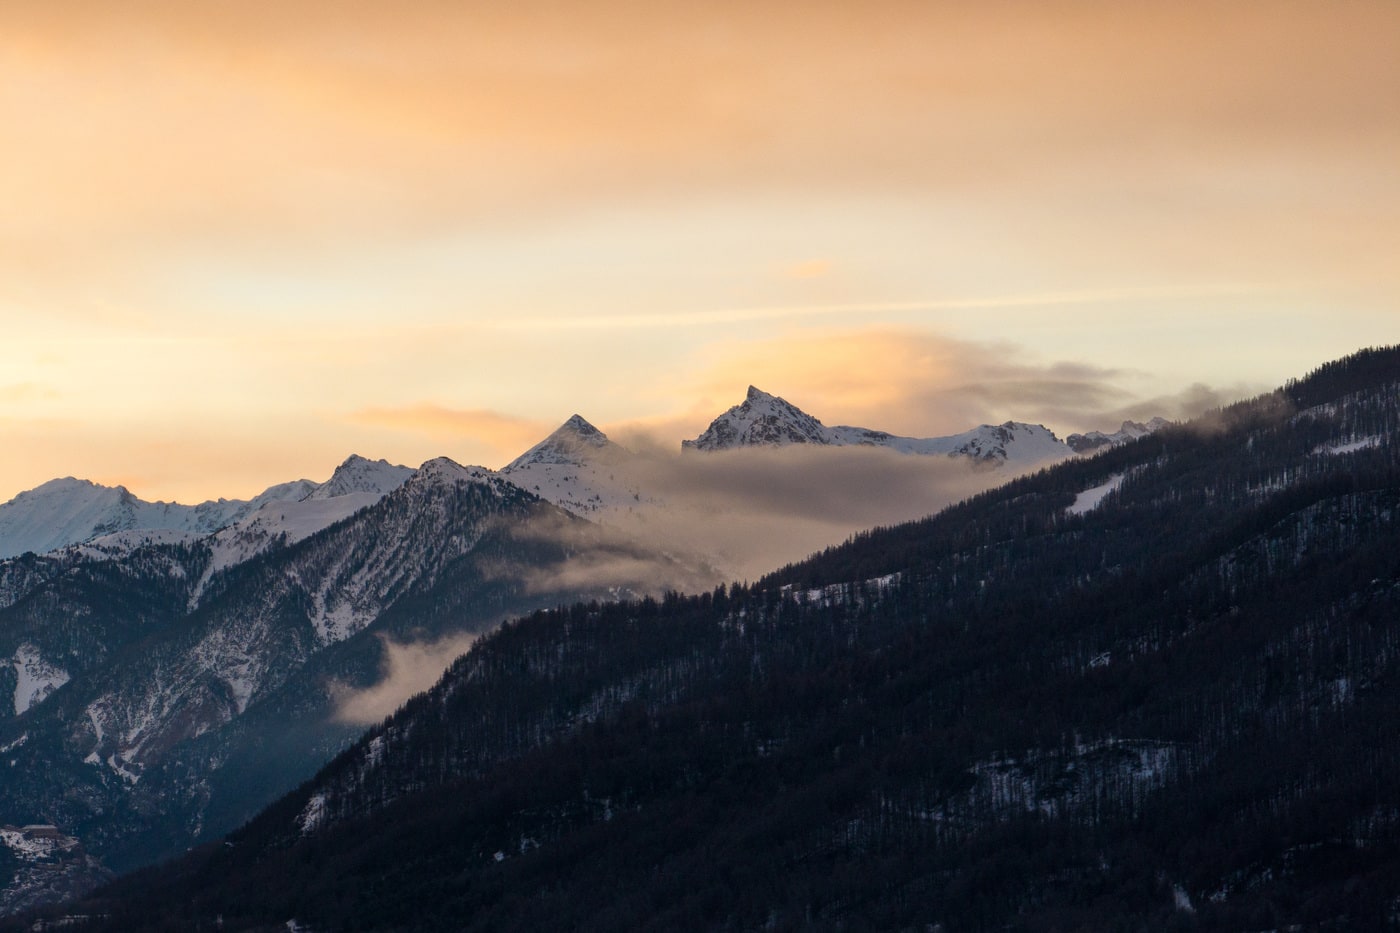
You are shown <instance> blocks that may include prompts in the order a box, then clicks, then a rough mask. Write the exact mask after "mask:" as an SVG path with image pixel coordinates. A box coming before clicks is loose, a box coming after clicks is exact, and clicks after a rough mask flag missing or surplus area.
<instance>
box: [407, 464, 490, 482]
mask: <svg viewBox="0 0 1400 933" xmlns="http://www.w3.org/2000/svg"><path fill="white" fill-rule="evenodd" d="M498 479H499V476H498V474H497V473H496V472H495V471H494V470H488V469H487V468H486V467H480V466H462V465H461V464H460V463H458V462H457V461H455V460H453V459H451V458H450V457H434V458H433V459H431V460H428V461H426V462H425V463H424V464H423V465H422V466H420V467H419V468H418V469H417V470H415V471H414V472H413V475H412V476H410V477H409V478H408V482H407V483H405V485H413V486H416V487H422V486H431V485H437V484H441V483H472V482H481V481H491V480H498Z"/></svg>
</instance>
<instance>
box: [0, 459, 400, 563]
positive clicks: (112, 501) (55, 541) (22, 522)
mask: <svg viewBox="0 0 1400 933" xmlns="http://www.w3.org/2000/svg"><path fill="white" fill-rule="evenodd" d="M412 472H413V471H412V470H411V469H409V468H408V467H403V466H394V465H392V464H390V463H388V462H387V461H384V460H379V461H370V460H366V459H365V458H363V457H359V456H351V457H350V458H349V459H347V460H346V461H345V462H344V463H342V464H341V465H340V466H338V467H337V468H336V470H335V473H334V474H332V476H331V478H330V479H329V480H327V481H326V482H324V483H321V484H319V485H318V484H316V483H313V482H311V481H310V480H304V479H300V480H294V481H293V482H290V483H281V484H279V485H276V486H272V487H270V488H268V489H266V490H264V491H263V492H262V493H260V494H258V495H257V496H255V497H253V498H252V499H249V500H242V499H217V500H210V501H208V502H203V503H200V504H199V505H180V504H179V503H174V502H146V501H144V500H141V499H138V498H136V496H134V495H132V494H131V492H130V491H128V490H127V489H126V487H124V486H100V485H98V484H96V483H92V482H89V481H87V480H79V479H73V478H72V477H68V478H66V479H55V480H50V481H49V482H47V483H44V484H43V485H42V486H38V487H36V488H34V489H31V490H28V491H27V492H22V493H20V494H19V495H17V496H15V497H14V498H13V499H11V500H10V501H9V502H6V503H4V504H3V505H0V559H4V558H6V557H15V556H17V555H20V554H23V553H25V552H29V551H32V552H34V553H36V554H43V553H47V552H49V551H53V550H57V549H58V548H61V547H68V546H70V545H75V544H84V543H93V544H95V545H96V546H97V548H98V549H99V550H105V551H106V552H107V553H112V552H113V551H124V550H126V549H127V548H128V547H129V546H133V545H135V546H139V545H140V544H149V543H156V542H157V541H164V542H166V543H169V542H172V541H175V540H181V539H185V538H188V539H194V538H200V537H203V536H204V535H207V534H211V533H213V532H215V531H218V530H220V529H222V528H227V527H228V526H230V525H233V524H236V523H238V522H241V521H244V520H245V519H248V518H249V517H250V516H253V515H255V514H256V513H260V512H261V513H265V514H267V513H269V512H270V510H276V508H278V507H282V506H286V505H287V504H289V503H298V502H304V501H307V500H313V501H319V500H326V499H332V498H340V497H343V496H346V495H350V494H366V495H372V496H373V497H374V498H378V497H379V496H382V495H383V494H385V493H387V492H389V491H390V490H391V489H394V488H395V487H396V486H398V485H399V484H400V483H402V482H403V481H404V480H405V479H406V478H407V477H408V476H409V474H411V473H412ZM369 501H372V500H370V499H366V500H365V502H364V504H368V502H369ZM302 511H306V510H305V509H303V510H302ZM339 517H344V516H343V515H342V516H339ZM328 523H329V522H327V524H328ZM321 527H325V525H324V524H323V525H321ZM157 532H165V533H166V534H165V535H156V534H155V533H157Z"/></svg>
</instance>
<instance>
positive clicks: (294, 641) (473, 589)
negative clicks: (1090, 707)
mask: <svg viewBox="0 0 1400 933" xmlns="http://www.w3.org/2000/svg"><path fill="white" fill-rule="evenodd" d="M337 476H340V477H342V478H343V479H345V480H346V482H344V483H342V484H341V485H340V487H339V490H338V491H342V492H343V494H342V495H338V496H334V497H331V498H328V499H315V498H311V497H307V498H305V499H303V500H300V501H297V502H290V503H286V502H283V503H269V504H267V505H264V506H263V508H262V509H260V510H259V511H258V512H256V513H254V514H253V515H251V516H249V517H247V518H245V519H244V520H243V521H242V522H241V523H239V524H237V525H235V526H230V528H228V529H225V530H224V531H223V532H219V533H217V534H215V535H213V536H211V537H208V538H205V539H200V540H195V541H189V540H181V541H178V542H175V543H154V544H150V545H145V546H141V547H137V548H136V549H134V550H132V551H131V552H129V553H127V554H124V555H120V556H107V555H104V556H96V557H94V556H92V555H88V554H87V553H86V551H87V548H86V547H83V548H70V549H65V550H60V551H56V552H53V553H51V554H47V555H33V554H28V555H25V556H23V557H20V558H16V559H14V560H13V561H7V562H3V563H0V581H4V580H9V581H11V584H10V592H11V593H12V594H14V595H13V598H12V600H11V601H10V602H9V604H8V605H4V606H3V608H0V658H9V659H12V661H11V662H10V663H9V664H3V663H0V698H7V697H13V704H3V705H0V748H4V749H5V752H4V754H5V758H6V760H7V761H8V762H9V763H10V765H9V767H8V768H5V769H4V770H3V771H0V812H2V813H6V814H13V815H14V818H15V820H16V821H29V822H38V821H42V822H45V823H51V824H54V825H56V826H58V827H60V828H61V831H62V832H63V833H65V834H68V835H71V836H72V837H74V838H76V839H80V840H81V843H82V845H83V846H84V847H85V850H86V852H88V853H90V854H91V855H92V856H94V857H97V858H100V859H102V860H103V862H104V863H105V864H107V865H110V866H112V867H114V868H118V869H122V868H130V867H132V866H134V865H139V864H145V863H148V862H150V861H152V860H154V859H157V858H161V857H167V856H169V855H172V854H174V853H176V852H180V851H183V850H184V849H185V848H187V847H188V846H189V845H191V844H193V843H195V842H197V841H199V840H201V839H205V838H210V837H214V836H217V835H218V834H221V833H223V832H226V831H227V830H229V829H231V828H232V827H234V826H236V825H238V824H239V823H241V822H243V821H244V820H246V819H247V818H248V817H249V816H251V815H252V814H254V813H255V812H256V811H257V809H258V808H259V807H261V806H262V805H263V804H265V803H266V802H268V801H270V800H273V799H275V798H276V797H277V795H279V794H281V793H284V792H285V791H286V790H288V789H289V788H291V787H294V786H296V784H297V783H299V782H300V781H302V780H304V779H305V778H306V777H308V776H309V775H310V774H312V773H314V771H315V769H316V768H317V767H319V766H320V765H321V764H323V763H324V762H325V761H326V760H328V759H329V758H330V757H332V756H333V755H334V754H335V752H336V751H337V750H338V749H339V748H340V747H342V746H343V745H344V744H345V743H346V742H348V741H349V740H351V739H352V738H353V737H354V736H355V735H356V734H358V733H359V731H360V730H361V729H362V728H363V725H362V724H359V723H358V722H357V721H355V720H352V719H345V718H344V717H343V716H342V709H343V708H345V706H346V704H347V702H348V699H349V698H353V697H356V696H359V695H361V694H364V695H368V696H375V695H377V694H375V693H374V691H375V690H377V689H380V688H381V685H382V684H384V683H386V682H388V675H393V674H394V673H395V669H394V668H393V661H394V658H395V657H397V656H398V655H396V654H395V652H396V651H398V650H400V649H399V648H397V647H396V646H399V645H405V644H407V645H410V646H413V645H418V646H427V647H425V648H418V649H414V650H418V651H419V652H420V653H421V652H423V651H430V652H431V651H448V650H450V649H451V647H452V646H453V645H454V644H459V643H460V644H463V645H465V641H464V639H468V638H469V637H470V636H471V635H472V634H473V633H477V632H481V631H485V630H489V629H490V628H492V627H494V626H495V625H497V624H499V623H500V621H501V620H502V619H504V618H507V617H509V616H511V615H515V614H519V613H522V612H527V611H529V610H531V609H534V608H537V607H539V606H547V605H555V604H558V603H560V602H571V601H573V600H577V599H599V598H616V597H618V596H619V595H624V596H625V595H628V594H637V593H642V592H647V591H649V590H650V589H651V588H652V587H666V586H677V587H680V586H685V587H693V586H696V585H703V586H708V585H711V584H712V583H713V580H712V579H710V578H707V577H704V576H703V575H699V574H697V572H696V571H692V570H691V569H690V568H688V567H686V566H684V565H682V564H681V563H680V562H678V561H674V560H669V559H666V558H658V557H656V556H655V555H653V554H651V553H649V552H647V551H645V550H642V549H639V548H637V547H635V546H633V545H631V544H630V543H629V542H628V541H627V540H625V539H623V538H620V537H619V536H618V535H616V534H613V533H608V532H605V531H603V530H601V529H598V528H597V527H596V526H593V525H591V524H590V523H588V522H586V521H585V520H583V519H581V518H578V517H576V516H574V515H571V514H570V513H568V512H565V511H563V510H560V509H558V508H557V507H555V506H553V505H551V504H549V503H546V502H544V501H542V500H540V499H539V498H538V497H536V496H534V495H533V494H531V493H528V492H526V491H525V490H522V489H520V488H519V487H517V486H516V485H514V484H513V483H511V482H509V481H508V480H506V479H505V478H503V477H502V476H500V475H499V474H496V473H493V472H492V471H490V470H485V469H483V468H479V467H463V466H460V465H458V464H456V463H453V462H452V461H450V460H447V459H438V460H431V461H428V462H427V463H425V464H423V466H422V467H420V468H419V469H418V470H417V471H413V472H412V474H411V475H410V476H409V477H408V479H407V480H406V481H403V482H402V483H400V484H398V485H397V487H396V488H394V489H392V490H391V491H389V492H388V493H387V494H383V495H381V494H380V493H379V490H380V489H382V488H384V486H385V485H387V484H389V483H393V482H394V481H395V480H396V479H398V476H397V472H396V470H395V468H386V465H383V464H379V465H375V464H369V463H368V462H367V461H362V460H358V459H355V458H352V460H350V461H347V463H346V465H345V468H344V469H343V470H339V471H337ZM352 480H353V481H352ZM333 481H334V478H333ZM357 488H360V489H366V491H361V492H356V491H349V492H345V491H344V490H347V489H349V490H354V489H357ZM327 510H329V511H327ZM328 518H331V519H335V520H334V521H331V522H328V521H327V519H328ZM311 526H316V527H311ZM230 535H232V536H235V537H236V536H239V535H242V536H244V537H245V538H249V539H251V538H254V537H256V538H257V543H258V546H257V547H256V548H254V549H253V550H254V552H253V553H251V555H249V554H243V555H241V556H240V559H238V560H228V561H226V562H223V563H221V561H223V559H224V558H225V557H227V555H228V553H229V551H228V550H227V548H228V547H229V546H230V543H229V540H228V538H229V536H230ZM259 536H260V537H259ZM458 650H460V649H458ZM448 660H450V655H447V656H444V657H442V659H441V660H439V661H436V663H437V664H438V667H436V668H435V669H434V668H431V667H429V668H428V670H430V671H431V672H432V674H434V675H435V674H436V672H437V671H440V670H441V667H442V666H443V665H445V664H446V663H447V661H448ZM420 663H423V664H429V665H430V664H431V663H433V662H432V661H431V660H424V661H422V662H420ZM423 685H424V684H422V683H420V684H419V688H421V687H422V686H423ZM381 702H387V703H389V706H388V708H387V709H386V710H385V712H388V711H390V710H392V708H393V706H394V705H396V701H394V700H393V698H392V694H391V695H390V696H389V698H388V699H386V700H383V701H381ZM7 706H12V708H6V707H7ZM380 715H382V713H381V714H380Z"/></svg>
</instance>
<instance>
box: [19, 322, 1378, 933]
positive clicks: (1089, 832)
mask: <svg viewBox="0 0 1400 933" xmlns="http://www.w3.org/2000/svg"><path fill="white" fill-rule="evenodd" d="M1397 618H1400V348H1387V349H1383V350H1371V351H1363V352H1361V353H1358V354H1356V355H1354V356H1352V357H1349V358H1347V359H1344V360H1340V361H1337V362H1335V363H1331V364H1328V365H1326V366H1323V367H1321V368H1320V369H1318V370H1317V371H1315V372H1314V373H1312V374H1310V375H1309V376H1308V377H1306V378H1304V379H1300V380H1297V381H1293V382H1290V383H1288V384H1287V385H1285V386H1284V387H1282V388H1281V389H1280V390H1278V391H1276V392H1274V393H1270V394H1268V395H1264V396H1261V397H1259V398H1256V399H1253V400H1250V401H1247V402H1243V403H1240V404H1237V405H1234V406H1231V407H1229V408H1226V409H1224V410H1221V411H1218V412H1213V413H1211V414H1209V415H1207V416H1206V417H1204V418H1203V419H1201V420H1200V421H1199V422H1197V423H1193V424H1188V425H1184V426H1180V427H1175V426H1173V427H1165V428H1162V429H1161V430H1159V431H1157V432H1155V433H1154V434H1152V435H1151V436H1150V437H1147V438H1144V439H1142V440H1139V441H1137V442H1135V443H1131V444H1125V445H1123V446H1121V447H1115V448H1112V449H1109V450H1106V451H1104V452H1103V453H1101V454H1100V455H1098V456H1096V457H1091V458H1075V459H1072V460H1069V461H1067V462H1065V463H1062V464H1060V465H1058V466H1056V467H1054V468H1053V469H1050V470H1047V471H1042V472H1039V473H1036V474H1034V475H1030V476H1024V477H1021V478H1019V479H1016V480H1013V481H1012V482H1010V483H1008V484H1006V485H1004V486H1002V487H1000V488H997V489H994V490H991V491H988V492H985V493H982V494H980V495H977V496H975V497H973V498H971V499H968V500H967V501H965V502H962V503H960V504H958V505H956V506H953V507H951V508H948V509H946V510H944V511H942V512H941V513H939V514H937V515H935V516H931V517H929V518H926V519H922V520H920V521H917V522H912V523H908V524H905V525H898V526H893V527H887V528H881V529H877V530H874V531H870V532H868V533H865V534H861V535H858V536H856V537H854V538H853V539H851V540H850V541H848V542H847V543H845V544H844V545H841V546H838V547H832V548H829V549H827V550H825V551H823V552H822V553H820V554H817V555H814V556H813V557H812V558H810V559H808V560H806V561H802V562H799V563H796V564H793V565H790V566H787V567H783V568H781V569H778V570H776V571H775V572H773V573H771V574H770V575H768V576H767V577H765V578H763V579H761V580H759V581H758V582H757V583H755V584H753V585H740V584H733V585H730V586H728V587H718V588H715V589H714V590H712V591H710V592H706V593H703V594H700V595H696V596H680V595H677V594H671V595H669V596H667V597H665V598H664V599H662V600H661V601H659V602H658V601H656V600H651V599H644V600H624V601H619V602H613V603H608V604H595V603H584V604H579V605H576V606H574V607H572V608H561V609H557V610H551V611H547V612H537V613H534V614H531V615H529V616H526V617H522V618H520V619H518V620H516V621H513V622H510V623H508V624H506V625H504V626H502V627H500V628H498V629H497V630H495V631H494V633H492V634H490V635H488V636H486V637H484V638H482V639H481V640H480V641H479V642H478V643H477V644H476V645H475V646H474V647H473V649H472V651H471V652H469V653H468V654H467V655H465V656H464V657H462V658H460V659H459V660H458V661H457V662H456V663H455V664H453V666H452V667H451V668H450V669H449V671H448V672H447V674H446V675H445V676H444V677H443V679H442V680H441V681H440V682H439V683H438V684H437V685H436V686H434V687H433V688H432V689H431V690H429V691H428V692H427V693H425V694H422V695H420V696H418V697H416V698H415V699H413V700H412V701H410V702H409V703H408V704H406V705H405V706H404V707H403V709H401V710H400V711H399V712H397V713H396V714H394V715H393V716H392V717H390V718H389V719H387V720H386V721H384V722H383V723H382V724H380V725H379V726H377V727H375V728H373V729H371V730H370V731H369V733H368V734H366V735H365V736H364V737H363V738H362V739H361V740H360V741H358V742H357V743H355V744H354V745H353V746H352V747H350V748H349V749H347V750H346V751H344V752H343V753H342V754H340V755H339V756H338V757H336V758H335V760H333V761H332V762H330V763H329V764H328V765H326V767H325V768H323V769H322V770H321V771H320V772H319V773H318V774H317V775H316V776H315V777H314V778H313V779H311V780H309V781H307V782H306V783H305V784H303V785H302V786H301V787H299V788H298V789H296V790H295V791H293V792H291V793H290V794H288V795H287V796H285V797H283V798H282V799H281V800H279V801H278V802H277V803H275V804H274V805H273V806H271V807H269V808H268V809H267V810H265V811H264V812H263V813H262V814H260V815H259V816H258V817H257V818H256V819H254V820H252V821H251V822H249V823H248V824H247V825H246V826H244V827H243V828H241V829H239V830H238V831H237V832H235V833H233V834H231V835H230V836H228V837H227V839H225V840H223V841H222V842H219V843H216V844H213V845H210V846H207V847H204V848H201V849H198V850H196V851H193V852H191V853H189V854H188V855H186V856H184V857H183V858H181V859H179V860H177V861H176V862H174V863H172V864H170V865H168V866H164V867H162V868H160V869H158V870H148V871H145V872H140V873H136V874H133V875H131V876H129V877H127V878H124V879H120V880H118V881H117V882H115V883H114V884H112V885H110V886H108V887H107V888H105V889H104V890H103V891H101V892H100V893H99V894H97V895H96V896H94V897H92V898H90V899H88V900H86V901H84V902H81V903H78V904H76V905H73V906H71V907H68V908H65V909H64V910H63V911H60V912H53V913H50V914H48V915H47V917H48V918H49V919H53V920H61V919H63V917H64V916H65V915H71V914H80V915H84V916H87V917H89V918H92V919H91V920H90V921H89V922H88V923H86V924H85V925H84V926H83V929H90V930H94V931H97V930H107V929H111V930H134V929H142V930H185V929H196V928H201V927H203V928H208V927H211V926H213V925H214V924H215V922H216V920H217V921H218V923H219V924H220V925H221V926H222V927H223V928H224V929H230V930H253V929H271V928H274V927H285V928H309V929H376V930H378V929H395V930H445V929H452V930H475V929H481V930H490V929H531V928H555V929H577V930H604V929H682V930H699V929H758V928H765V929H768V928H774V929H796V928H803V929H940V928H941V929H1007V928H1013V929H1024V930H1046V931H1049V930H1056V929H1135V930H1137V929H1141V930H1149V931H1156V930H1163V931H1165V930H1194V929H1200V930H1239V929H1289V928H1293V929H1383V928H1391V927H1393V926H1394V923H1395V919H1394V918H1395V904H1396V895H1397V892H1400V818H1397V816H1396V814H1400V737H1397V733H1396V732H1395V730H1394V729H1393V718H1394V717H1393V712H1394V710H1395V708H1396V707H1397V705H1398V704H1400V627H1397V625H1396V623H1395V620H1396V619H1397ZM65 689H66V688H65ZM61 693H62V690H60V691H59V692H58V693H56V694H55V695H54V696H55V699H56V698H57V697H58V696H60V695H61ZM53 702H54V699H50V700H49V701H47V703H53ZM45 705H47V704H45ZM34 919H35V918H33V917H30V918H26V919H25V920H23V921H21V922H17V923H16V925H15V928H16V929H19V928H21V927H22V925H25V926H23V928H28V927H27V924H30V923H32V921H33V920H34Z"/></svg>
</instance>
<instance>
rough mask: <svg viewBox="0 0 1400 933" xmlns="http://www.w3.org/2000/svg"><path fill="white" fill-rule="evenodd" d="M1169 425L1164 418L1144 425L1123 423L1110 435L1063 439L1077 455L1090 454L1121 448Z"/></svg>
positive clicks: (1094, 432)
mask: <svg viewBox="0 0 1400 933" xmlns="http://www.w3.org/2000/svg"><path fill="white" fill-rule="evenodd" d="M1169 424H1171V422H1170V421H1168V420H1167V419H1166V418H1153V419H1152V420H1151V421H1148V422H1147V423H1145V424H1144V423H1143V422H1141V421H1124V422H1123V424H1122V426H1121V427H1120V428H1119V429H1118V430H1117V431H1114V432H1113V433H1112V434H1105V433H1104V432H1102V431H1089V432H1087V433H1085V434H1071V435H1070V436H1069V437H1066V438H1065V443H1066V444H1067V445H1069V448H1070V449H1071V450H1073V451H1074V452H1075V453H1077V454H1090V453H1094V452H1095V451H1098V450H1106V449H1108V448H1110V447H1121V446H1123V445H1124V444H1126V443H1128V442H1130V441H1135V440H1137V439H1138V438H1140V437H1146V436H1147V435H1149V434H1153V433H1156V432H1157V431H1160V430H1161V429H1162V428H1165V427H1166V426H1167V425H1169Z"/></svg>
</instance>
